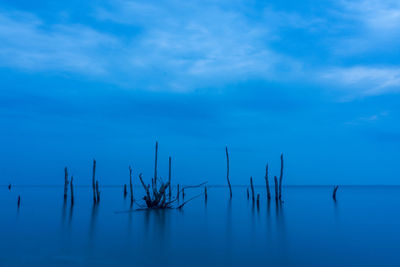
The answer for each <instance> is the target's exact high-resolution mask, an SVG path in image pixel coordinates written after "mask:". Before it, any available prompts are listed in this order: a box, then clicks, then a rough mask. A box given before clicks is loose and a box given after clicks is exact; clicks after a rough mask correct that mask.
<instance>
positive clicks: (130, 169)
mask: <svg viewBox="0 0 400 267" xmlns="http://www.w3.org/2000/svg"><path fill="white" fill-rule="evenodd" d="M129 191H130V193H131V205H132V203H133V185H132V167H131V166H129Z"/></svg>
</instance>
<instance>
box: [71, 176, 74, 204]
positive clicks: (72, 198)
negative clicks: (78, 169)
mask: <svg viewBox="0 0 400 267" xmlns="http://www.w3.org/2000/svg"><path fill="white" fill-rule="evenodd" d="M73 182H74V176H71V206H72V205H74V184H73Z"/></svg>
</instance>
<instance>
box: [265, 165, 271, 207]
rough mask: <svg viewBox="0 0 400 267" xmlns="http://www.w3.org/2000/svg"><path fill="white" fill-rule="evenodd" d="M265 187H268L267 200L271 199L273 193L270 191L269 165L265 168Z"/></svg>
mask: <svg viewBox="0 0 400 267" xmlns="http://www.w3.org/2000/svg"><path fill="white" fill-rule="evenodd" d="M265 186H266V187H267V198H268V200H270V199H271V191H270V189H269V181H268V164H267V167H266V168H265Z"/></svg>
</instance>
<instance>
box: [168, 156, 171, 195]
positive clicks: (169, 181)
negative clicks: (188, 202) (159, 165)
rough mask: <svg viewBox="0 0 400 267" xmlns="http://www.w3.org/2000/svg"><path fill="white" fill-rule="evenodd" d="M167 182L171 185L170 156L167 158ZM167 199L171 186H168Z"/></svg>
mask: <svg viewBox="0 0 400 267" xmlns="http://www.w3.org/2000/svg"><path fill="white" fill-rule="evenodd" d="M168 183H169V184H170V185H171V157H169V160H168ZM168 199H169V200H171V186H168Z"/></svg>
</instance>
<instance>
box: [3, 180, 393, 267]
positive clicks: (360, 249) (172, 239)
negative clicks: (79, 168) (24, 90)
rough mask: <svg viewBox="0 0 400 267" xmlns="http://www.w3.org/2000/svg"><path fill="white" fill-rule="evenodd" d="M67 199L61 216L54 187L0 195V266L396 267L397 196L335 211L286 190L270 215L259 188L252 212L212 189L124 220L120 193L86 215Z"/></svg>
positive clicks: (79, 202)
mask: <svg viewBox="0 0 400 267" xmlns="http://www.w3.org/2000/svg"><path fill="white" fill-rule="evenodd" d="M139 190H140V189H139V188H135V194H136V198H139V196H140V195H141V194H142V192H140V191H139ZM74 191H75V192H74V193H75V204H74V206H73V207H71V205H70V201H69V198H68V202H67V203H66V205H64V201H63V188H62V187H13V188H12V189H11V192H10V191H9V190H8V189H7V188H6V187H1V188H0V212H1V215H0V266H67V265H77V266H102V265H104V266H109V265H130V266H206V265H207V266H223V265H225V266H247V265H253V266H265V265H270V266H320V265H324V266H339V265H342V266H400V187H340V188H339V190H338V193H337V201H336V202H334V201H333V200H332V197H331V194H332V187H287V188H284V190H283V200H284V203H282V204H281V205H276V203H275V201H274V200H272V201H271V202H270V203H269V204H268V201H266V196H265V188H264V187H261V186H260V187H256V191H257V193H260V195H261V199H260V200H261V201H260V205H259V207H258V208H257V205H256V203H254V204H253V202H252V200H251V197H250V200H248V199H247V196H246V188H245V187H233V198H232V199H231V200H230V199H229V191H228V189H227V188H224V187H214V188H208V200H207V201H205V199H204V196H201V197H199V198H197V199H195V200H193V201H191V202H190V203H188V204H187V205H186V206H185V207H184V208H183V209H182V210H158V211H157V210H150V211H134V212H124V213H118V212H120V211H128V210H129V208H130V200H129V194H128V196H127V198H126V199H124V196H123V190H122V187H105V188H101V202H100V204H99V205H96V206H93V204H92V195H91V194H92V192H91V189H90V188H89V187H77V188H75V190H74ZM199 192H202V190H200V189H192V190H189V189H188V190H187V192H185V193H186V194H187V195H186V199H188V198H190V197H191V196H193V195H196V194H198V193H199ZM18 195H21V206H20V208H19V209H18V208H17V197H18Z"/></svg>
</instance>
